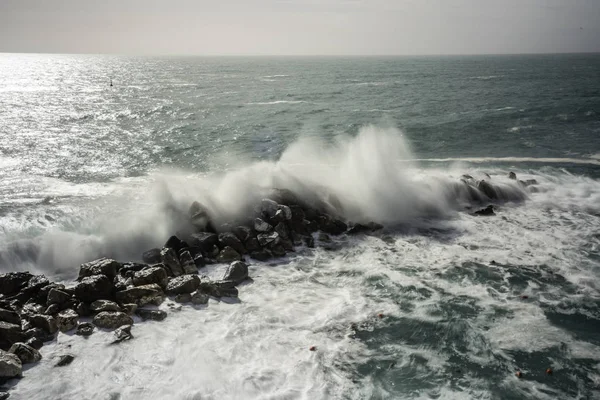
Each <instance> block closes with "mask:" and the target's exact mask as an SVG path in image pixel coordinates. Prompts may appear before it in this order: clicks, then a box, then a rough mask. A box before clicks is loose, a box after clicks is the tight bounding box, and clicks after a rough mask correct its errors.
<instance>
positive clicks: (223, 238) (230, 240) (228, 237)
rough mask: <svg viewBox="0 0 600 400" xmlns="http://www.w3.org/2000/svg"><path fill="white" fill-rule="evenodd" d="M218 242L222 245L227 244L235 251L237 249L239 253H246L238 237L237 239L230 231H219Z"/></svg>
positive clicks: (225, 245)
mask: <svg viewBox="0 0 600 400" xmlns="http://www.w3.org/2000/svg"><path fill="white" fill-rule="evenodd" d="M219 242H220V243H221V245H222V246H223V247H227V246H229V247H231V248H232V249H234V250H235V251H237V252H238V253H239V254H246V253H247V252H246V248H245V247H244V245H243V244H242V242H241V241H240V239H238V237H237V236H236V235H234V234H233V233H231V232H225V233H221V234H220V235H219Z"/></svg>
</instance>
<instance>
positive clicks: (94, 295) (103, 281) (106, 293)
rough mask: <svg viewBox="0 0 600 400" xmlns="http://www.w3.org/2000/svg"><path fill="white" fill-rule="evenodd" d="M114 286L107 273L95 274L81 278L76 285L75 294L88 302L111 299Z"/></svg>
mask: <svg viewBox="0 0 600 400" xmlns="http://www.w3.org/2000/svg"><path fill="white" fill-rule="evenodd" d="M112 292H113V286H112V283H111V281H110V279H108V278H107V277H106V275H94V276H89V277H86V278H83V279H81V282H79V283H78V284H77V285H76V286H75V296H76V297H77V298H78V299H79V300H81V301H84V302H86V303H91V302H93V301H96V300H103V299H104V300H110V299H111V298H112Z"/></svg>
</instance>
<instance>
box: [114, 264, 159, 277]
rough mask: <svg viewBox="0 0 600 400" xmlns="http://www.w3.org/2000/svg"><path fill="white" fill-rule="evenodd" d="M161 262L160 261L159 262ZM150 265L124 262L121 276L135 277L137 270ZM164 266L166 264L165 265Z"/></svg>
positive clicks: (120, 271)
mask: <svg viewBox="0 0 600 400" xmlns="http://www.w3.org/2000/svg"><path fill="white" fill-rule="evenodd" d="M159 264H160V263H159ZM146 267H148V264H142V263H136V262H127V263H125V264H123V266H122V267H121V269H120V270H119V275H118V276H117V277H119V276H121V277H124V278H133V276H134V275H135V273H136V272H138V271H141V270H143V269H144V268H146ZM163 268H164V265H163Z"/></svg>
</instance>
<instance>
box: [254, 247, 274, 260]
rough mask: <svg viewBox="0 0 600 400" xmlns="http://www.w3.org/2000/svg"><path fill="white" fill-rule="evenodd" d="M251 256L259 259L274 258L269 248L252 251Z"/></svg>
mask: <svg viewBox="0 0 600 400" xmlns="http://www.w3.org/2000/svg"><path fill="white" fill-rule="evenodd" d="M250 257H251V258H254V259H255V260H258V261H267V260H269V259H271V258H273V254H271V252H270V251H269V250H267V249H260V250H255V251H253V252H252V253H250Z"/></svg>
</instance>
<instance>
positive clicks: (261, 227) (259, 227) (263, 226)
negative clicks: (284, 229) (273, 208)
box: [254, 218, 273, 233]
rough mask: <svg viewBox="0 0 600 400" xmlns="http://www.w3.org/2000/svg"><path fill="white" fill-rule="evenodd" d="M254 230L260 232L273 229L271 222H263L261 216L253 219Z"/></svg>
mask: <svg viewBox="0 0 600 400" xmlns="http://www.w3.org/2000/svg"><path fill="white" fill-rule="evenodd" d="M254 230H255V231H256V232H261V233H264V232H270V231H272V230H273V226H271V224H269V223H268V222H265V221H264V220H262V219H261V218H256V219H255V220H254Z"/></svg>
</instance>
